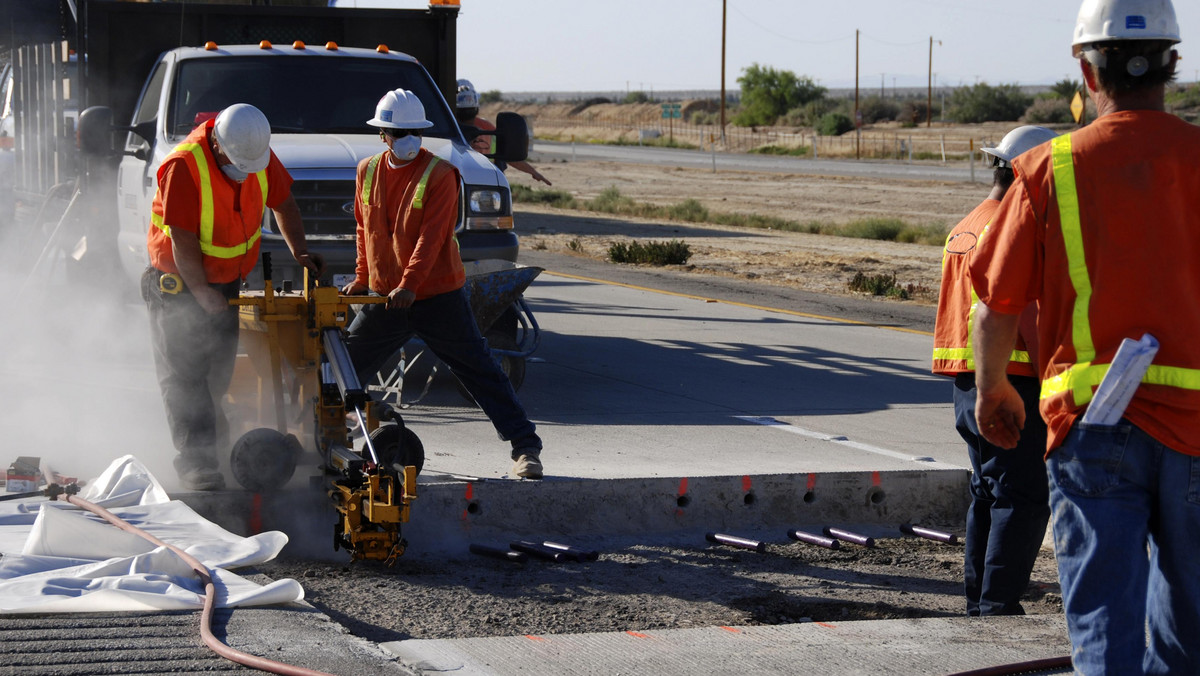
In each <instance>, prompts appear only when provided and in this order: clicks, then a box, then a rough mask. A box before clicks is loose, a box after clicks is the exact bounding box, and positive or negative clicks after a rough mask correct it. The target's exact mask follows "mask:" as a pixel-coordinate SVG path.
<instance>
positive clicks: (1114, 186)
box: [971, 0, 1200, 674]
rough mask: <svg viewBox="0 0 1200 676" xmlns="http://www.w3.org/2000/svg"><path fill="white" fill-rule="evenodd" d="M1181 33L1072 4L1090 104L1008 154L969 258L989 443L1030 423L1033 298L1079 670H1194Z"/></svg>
mask: <svg viewBox="0 0 1200 676" xmlns="http://www.w3.org/2000/svg"><path fill="white" fill-rule="evenodd" d="M1179 41H1180V35H1179V24H1178V22H1177V20H1176V16H1175V8H1174V6H1173V5H1172V4H1171V2H1169V0H1085V1H1084V2H1083V4H1082V7H1081V8H1080V10H1079V14H1078V19H1077V22H1076V25H1075V34H1074V39H1073V40H1072V45H1071V49H1072V54H1073V55H1074V56H1075V57H1076V58H1077V59H1078V60H1079V66H1080V70H1081V72H1082V74H1083V79H1084V81H1085V82H1086V85H1087V88H1088V90H1089V92H1090V93H1091V96H1092V98H1093V100H1094V101H1095V103H1096V109H1097V113H1098V117H1097V119H1096V120H1095V121H1094V122H1092V123H1091V124H1089V125H1088V126H1087V127H1084V128H1083V129H1080V130H1078V131H1074V132H1071V133H1070V134H1065V135H1062V136H1059V137H1057V138H1055V139H1054V140H1052V141H1051V142H1050V143H1047V144H1043V145H1040V146H1038V147H1037V148H1034V149H1033V150H1030V151H1029V152H1027V153H1025V154H1024V155H1022V156H1020V157H1018V158H1016V159H1015V160H1013V171H1014V172H1015V174H1016V179H1015V181H1014V182H1013V186H1012V188H1011V189H1009V192H1008V194H1007V195H1005V197H1004V200H1003V201H1002V202H1001V205H1000V209H999V210H998V211H997V212H996V215H995V217H994V219H993V221H992V225H991V226H990V227H989V228H988V233H987V235H986V236H984V238H983V239H982V240H981V242H980V245H979V248H978V249H977V251H976V252H975V254H974V256H973V260H972V262H971V279H972V282H973V283H974V288H975V291H976V293H977V294H978V296H979V300H980V304H979V305H978V307H977V311H976V318H977V319H976V323H975V330H974V332H973V336H974V339H975V359H976V370H975V377H976V392H977V395H978V396H977V402H976V407H975V415H976V419H977V422H978V426H979V429H980V431H981V432H982V433H983V435H984V437H986V438H987V439H988V441H990V442H991V443H994V444H996V445H997V446H999V447H1001V448H1012V447H1013V446H1015V445H1016V444H1017V442H1018V440H1019V438H1020V434H1021V428H1022V427H1023V426H1024V425H1028V424H1029V421H1028V418H1027V416H1026V413H1025V406H1024V402H1023V401H1022V400H1021V398H1020V396H1019V395H1018V394H1017V392H1016V391H1015V389H1014V388H1013V387H1012V385H1011V383H1009V381H1008V379H1007V378H1006V377H1005V369H1006V366H1007V365H1008V363H1009V361H1010V359H1011V355H1012V350H1013V344H1014V339H1015V337H1016V335H1017V334H1018V317H1019V315H1020V313H1021V311H1022V310H1024V308H1025V306H1026V305H1027V304H1028V303H1031V302H1037V303H1038V304H1039V307H1038V339H1039V340H1038V346H1039V349H1038V364H1037V366H1038V375H1039V377H1040V378H1041V381H1042V385H1041V393H1040V411H1041V415H1042V418H1043V419H1044V420H1045V421H1046V426H1047V444H1046V448H1047V451H1048V453H1047V456H1046V469H1047V474H1048V476H1049V480H1050V509H1051V524H1052V527H1053V531H1054V550H1055V555H1056V558H1057V562H1058V568H1059V581H1060V583H1061V585H1062V598H1063V607H1064V610H1065V612H1066V618H1067V630H1068V632H1069V634H1070V638H1071V647H1072V660H1073V666H1074V668H1075V673H1079V674H1102V673H1103V674H1143V673H1149V674H1196V673H1200V537H1198V536H1197V534H1200V342H1198V341H1197V338H1196V337H1197V336H1198V335H1200V265H1197V261H1198V260H1200V237H1198V236H1197V233H1200V210H1197V208H1196V203H1197V195H1200V171H1197V170H1196V158H1197V157H1200V128H1198V127H1196V126H1194V125H1192V124H1189V123H1187V122H1185V121H1183V120H1181V119H1179V118H1178V117H1176V116H1174V115H1172V114H1170V113H1167V112H1165V104H1164V100H1165V91H1166V86H1167V85H1168V84H1169V83H1170V82H1171V81H1172V80H1173V79H1174V77H1175V68H1176V63H1177V61H1178V58H1179V56H1178V53H1177V52H1176V49H1175V45H1176V44H1177V43H1178V42H1179ZM1118 350H1123V352H1122V353H1121V356H1120V357H1119V358H1118Z"/></svg>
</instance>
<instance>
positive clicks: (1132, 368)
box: [1083, 333, 1158, 425]
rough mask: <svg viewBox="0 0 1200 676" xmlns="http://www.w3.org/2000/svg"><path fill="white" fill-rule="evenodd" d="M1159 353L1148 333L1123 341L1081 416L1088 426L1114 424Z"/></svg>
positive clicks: (1122, 413) (1123, 412)
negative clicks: (1138, 338) (1139, 337)
mask: <svg viewBox="0 0 1200 676" xmlns="http://www.w3.org/2000/svg"><path fill="white" fill-rule="evenodd" d="M1157 353H1158V341H1157V340H1155V338H1154V336H1152V335H1150V334H1149V333H1147V334H1143V335H1142V339H1141V340H1133V339H1132V338H1126V339H1125V340H1122V341H1121V346H1120V347H1119V348H1117V355H1116V356H1115V357H1113V361H1112V364H1110V365H1109V367H1108V372H1107V373H1105V374H1104V379H1103V380H1101V381H1100V386H1099V387H1097V388H1096V394H1095V396H1094V397H1092V402H1091V403H1090V404H1088V408H1087V411H1085V412H1084V414H1083V422H1084V424H1087V425H1116V424H1117V421H1119V420H1120V419H1121V416H1122V415H1124V414H1125V407H1127V406H1129V402H1130V400H1131V399H1133V394H1134V392H1136V391H1137V388H1138V385H1140V384H1141V382H1142V378H1143V377H1145V375H1146V371H1147V370H1148V369H1149V368H1150V362H1152V361H1154V355H1155V354H1157Z"/></svg>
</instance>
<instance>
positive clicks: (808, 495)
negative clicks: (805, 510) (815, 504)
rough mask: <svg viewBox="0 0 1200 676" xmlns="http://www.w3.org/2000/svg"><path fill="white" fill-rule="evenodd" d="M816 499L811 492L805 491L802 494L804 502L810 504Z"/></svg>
mask: <svg viewBox="0 0 1200 676" xmlns="http://www.w3.org/2000/svg"><path fill="white" fill-rule="evenodd" d="M816 499H817V494H816V493H813V492H812V491H806V492H805V493H804V501H805V502H812V501H813V500H816Z"/></svg>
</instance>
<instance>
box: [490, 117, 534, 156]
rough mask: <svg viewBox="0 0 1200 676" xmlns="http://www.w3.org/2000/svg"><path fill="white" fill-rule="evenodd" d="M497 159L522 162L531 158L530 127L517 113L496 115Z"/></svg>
mask: <svg viewBox="0 0 1200 676" xmlns="http://www.w3.org/2000/svg"><path fill="white" fill-rule="evenodd" d="M495 134H496V155H495V156H496V158H497V159H500V160H503V161H505V162H521V161H524V160H525V158H526V157H529V125H528V124H526V123H525V118H524V117H522V116H520V115H518V114H517V113H510V112H505V113H500V114H498V115H496V132H495Z"/></svg>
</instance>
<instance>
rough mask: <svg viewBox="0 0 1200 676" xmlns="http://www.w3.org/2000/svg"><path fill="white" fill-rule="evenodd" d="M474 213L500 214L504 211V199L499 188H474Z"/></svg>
mask: <svg viewBox="0 0 1200 676" xmlns="http://www.w3.org/2000/svg"><path fill="white" fill-rule="evenodd" d="M470 205H471V213H472V214H498V213H500V212H501V211H504V199H503V196H502V195H501V194H500V191H499V190H472V191H471V198H470Z"/></svg>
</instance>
